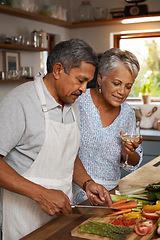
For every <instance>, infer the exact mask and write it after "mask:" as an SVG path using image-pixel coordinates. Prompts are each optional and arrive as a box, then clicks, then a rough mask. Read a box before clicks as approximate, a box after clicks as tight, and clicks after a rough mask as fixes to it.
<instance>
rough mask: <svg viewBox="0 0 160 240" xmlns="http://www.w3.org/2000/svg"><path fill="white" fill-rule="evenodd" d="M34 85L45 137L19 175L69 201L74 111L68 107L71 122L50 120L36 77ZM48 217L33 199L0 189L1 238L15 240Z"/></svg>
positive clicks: (75, 137)
mask: <svg viewBox="0 0 160 240" xmlns="http://www.w3.org/2000/svg"><path fill="white" fill-rule="evenodd" d="M35 85H36V89H37V93H38V95H39V98H40V101H41V105H42V111H43V112H44V115H45V140H44V143H43V146H42V148H41V150H40V152H39V154H38V156H37V158H36V160H35V161H34V162H33V164H32V166H31V167H30V168H29V169H28V170H27V171H26V172H25V173H24V174H23V176H24V177H25V178H27V179H29V180H30V181H32V182H35V183H37V184H40V185H42V186H44V187H46V188H49V189H59V190H62V191H63V192H64V193H65V194H66V195H67V196H68V197H69V198H70V200H71V201H72V175H73V168H74V161H75V158H76V155H77V151H78V149H79V145H80V132H79V129H78V125H77V121H76V118H75V114H74V110H73V108H72V112H73V116H74V120H75V121H74V122H73V123H69V124H64V123H59V122H54V121H51V120H50V118H49V114H48V111H47V107H46V100H45V96H44V93H43V89H42V85H41V80H40V78H37V79H36V80H35ZM52 218H53V217H51V216H49V215H48V214H46V213H45V212H44V211H42V210H41V208H40V207H39V205H38V204H37V203H36V202H35V201H34V200H32V199H30V198H27V197H25V196H21V195H19V194H16V193H13V192H10V191H7V190H4V191H3V225H2V229H3V230H2V231H3V240H18V239H19V238H21V237H23V236H25V235H26V234H28V233H30V232H32V231H33V230H35V229H36V228H38V227H40V226H42V225H43V224H45V223H47V222H48V221H50V220H51V219H52Z"/></svg>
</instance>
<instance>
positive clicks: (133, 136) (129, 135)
mask: <svg viewBox="0 0 160 240" xmlns="http://www.w3.org/2000/svg"><path fill="white" fill-rule="evenodd" d="M122 140H123V141H124V142H126V143H128V144H130V145H132V143H131V140H134V141H135V142H139V140H140V121H137V122H136V128H135V129H131V131H128V132H125V133H124V134H123V135H122ZM120 167H124V168H130V169H132V168H134V166H132V165H130V164H128V154H127V155H126V160H125V162H122V163H120Z"/></svg>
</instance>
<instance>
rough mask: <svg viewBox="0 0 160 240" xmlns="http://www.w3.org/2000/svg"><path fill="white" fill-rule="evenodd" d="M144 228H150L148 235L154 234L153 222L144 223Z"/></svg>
mask: <svg viewBox="0 0 160 240" xmlns="http://www.w3.org/2000/svg"><path fill="white" fill-rule="evenodd" d="M142 225H143V226H147V227H148V234H150V233H152V232H153V229H154V227H153V221H152V220H146V221H145V222H143V223H142Z"/></svg>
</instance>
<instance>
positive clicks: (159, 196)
mask: <svg viewBox="0 0 160 240" xmlns="http://www.w3.org/2000/svg"><path fill="white" fill-rule="evenodd" d="M120 194H121V195H126V196H128V197H132V198H139V199H144V200H149V201H157V200H160V182H158V183H153V184H148V185H147V186H146V187H144V188H142V187H141V188H134V189H132V190H123V191H122V190H121V192H120Z"/></svg>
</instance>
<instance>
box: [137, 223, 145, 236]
mask: <svg viewBox="0 0 160 240" xmlns="http://www.w3.org/2000/svg"><path fill="white" fill-rule="evenodd" d="M134 229H135V232H136V233H137V234H138V235H140V236H145V235H147V234H148V227H146V226H145V227H142V226H140V224H137V225H135V227H134Z"/></svg>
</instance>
